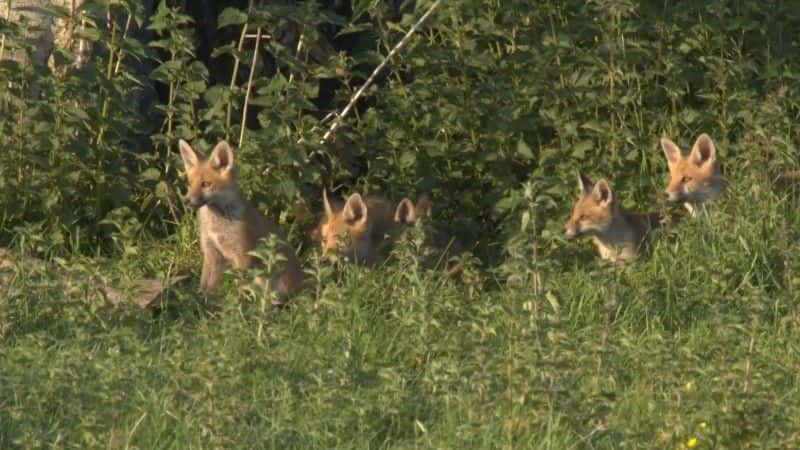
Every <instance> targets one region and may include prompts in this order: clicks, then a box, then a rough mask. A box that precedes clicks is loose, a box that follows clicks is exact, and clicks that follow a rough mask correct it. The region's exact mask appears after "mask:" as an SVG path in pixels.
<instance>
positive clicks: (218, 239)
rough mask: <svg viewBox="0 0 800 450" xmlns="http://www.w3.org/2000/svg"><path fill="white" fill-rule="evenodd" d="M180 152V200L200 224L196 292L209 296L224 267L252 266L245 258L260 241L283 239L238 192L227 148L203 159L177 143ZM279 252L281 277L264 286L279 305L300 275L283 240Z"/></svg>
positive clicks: (299, 282) (221, 145)
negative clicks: (183, 176)
mask: <svg viewBox="0 0 800 450" xmlns="http://www.w3.org/2000/svg"><path fill="white" fill-rule="evenodd" d="M180 151H181V157H182V158H183V162H184V165H185V167H186V176H187V180H188V182H189V187H188V189H187V191H186V196H185V197H184V199H185V201H186V203H188V204H189V205H191V206H192V207H194V208H197V216H198V219H199V222H200V246H201V248H202V250H203V270H202V275H201V277H200V289H201V290H204V291H209V290H212V289H214V288H216V287H217V285H218V284H219V281H220V278H221V277H222V273H223V272H224V270H225V266H226V264H230V265H231V266H233V267H234V268H237V269H243V268H250V267H253V266H254V265H255V264H256V262H257V260H256V259H255V258H254V257H252V256H250V255H249V254H248V252H250V251H251V250H252V249H253V248H254V247H255V246H256V244H257V243H258V241H259V240H260V239H262V238H264V237H267V236H269V235H277V236H278V237H279V239H281V240H284V237H283V235H282V233H281V232H280V230H279V229H278V227H277V226H276V225H275V224H274V223H272V222H271V221H270V220H269V219H267V218H266V217H265V216H264V215H263V214H261V213H260V212H259V211H258V210H257V209H256V208H255V207H253V206H252V204H250V202H249V201H247V199H246V198H245V197H244V196H243V195H242V193H241V192H240V190H239V183H238V181H237V177H236V170H235V166H234V158H233V149H231V147H230V145H229V144H228V143H227V142H225V141H221V142H220V143H218V144H217V146H216V147H215V148H214V150H213V151H212V152H211V156H209V157H208V158H207V159H206V158H203V157H202V156H200V155H198V154H197V153H196V152H195V151H194V150H193V149H192V147H191V146H190V145H189V144H188V143H187V142H186V141H184V140H181V141H180ZM279 250H280V252H281V253H282V254H283V256H284V257H285V258H286V271H285V272H284V273H282V274H279V275H276V276H274V277H273V278H272V279H271V280H270V288H272V289H273V290H275V291H276V292H277V294H278V298H279V300H280V301H281V302H283V301H285V300H286V298H287V297H288V296H289V295H291V294H293V293H296V292H297V291H298V290H299V289H300V287H301V285H302V281H303V275H304V274H303V270H302V268H301V266H300V261H299V260H298V259H297V256H295V254H294V252H293V251H292V249H291V248H290V247H289V246H288V245H286V244H285V240H284V243H282V244H281V246H280V247H279Z"/></svg>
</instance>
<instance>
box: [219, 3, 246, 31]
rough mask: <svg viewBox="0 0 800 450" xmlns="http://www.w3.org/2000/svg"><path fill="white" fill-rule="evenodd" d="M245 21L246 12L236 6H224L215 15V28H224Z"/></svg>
mask: <svg viewBox="0 0 800 450" xmlns="http://www.w3.org/2000/svg"><path fill="white" fill-rule="evenodd" d="M245 22H247V14H246V13H245V12H243V11H241V10H239V9H236V8H230V7H229V8H225V9H223V10H222V12H221V13H219V17H217V28H218V29H219V28H224V27H227V26H229V25H241V24H243V23H245Z"/></svg>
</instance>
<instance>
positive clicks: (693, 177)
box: [661, 133, 726, 215]
mask: <svg viewBox="0 0 800 450" xmlns="http://www.w3.org/2000/svg"><path fill="white" fill-rule="evenodd" d="M661 148H662V149H663V151H664V156H666V158H667V165H668V166H669V183H668V184H667V187H666V189H665V190H664V195H665V196H666V197H667V199H668V200H669V201H671V202H676V203H683V205H684V207H685V208H686V209H687V210H688V211H689V213H691V214H692V215H694V214H695V209H696V208H697V206H698V205H701V204H707V203H711V202H713V201H714V200H716V199H717V197H719V196H720V195H722V193H723V192H724V191H725V186H726V183H725V180H724V179H723V178H722V174H721V171H720V165H719V161H718V159H717V148H716V146H715V145H714V141H712V140H711V138H710V137H709V136H708V135H707V134H705V133H703V134H701V135H700V136H699V137H698V138H697V140H696V141H695V143H694V146H693V147H692V150H691V151H690V152H689V153H688V154H686V155H684V154H683V152H682V151H681V149H680V147H678V146H677V145H675V143H674V142H672V141H671V140H669V139H667V138H662V139H661Z"/></svg>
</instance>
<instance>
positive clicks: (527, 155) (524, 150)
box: [517, 138, 533, 160]
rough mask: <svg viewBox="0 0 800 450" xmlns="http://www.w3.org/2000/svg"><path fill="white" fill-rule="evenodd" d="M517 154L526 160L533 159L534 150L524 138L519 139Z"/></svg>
mask: <svg viewBox="0 0 800 450" xmlns="http://www.w3.org/2000/svg"><path fill="white" fill-rule="evenodd" d="M517 155H519V156H520V157H521V158H522V159H525V160H531V159H533V151H532V150H531V148H530V147H529V146H528V144H527V143H526V142H525V141H524V140H523V139H522V138H519V140H518V141H517Z"/></svg>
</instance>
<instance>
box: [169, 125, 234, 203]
mask: <svg viewBox="0 0 800 450" xmlns="http://www.w3.org/2000/svg"><path fill="white" fill-rule="evenodd" d="M179 145H180V150H181V157H182V158H183V164H184V165H185V166H186V178H187V181H188V182H189V188H188V189H187V190H186V195H185V196H184V201H185V202H186V203H187V204H188V205H190V206H192V207H195V208H199V207H201V206H204V205H224V204H226V203H227V200H228V199H229V198H230V197H231V195H232V194H235V192H236V174H235V172H234V170H233V150H232V149H231V146H230V144H228V143H227V142H226V141H220V143H218V144H217V146H216V147H214V150H213V151H212V152H211V156H209V157H208V158H207V159H206V158H203V157H202V156H200V155H198V154H197V152H195V151H194V149H192V147H191V146H190V145H189V143H188V142H186V141H184V140H183V139H181V140H180V143H179Z"/></svg>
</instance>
